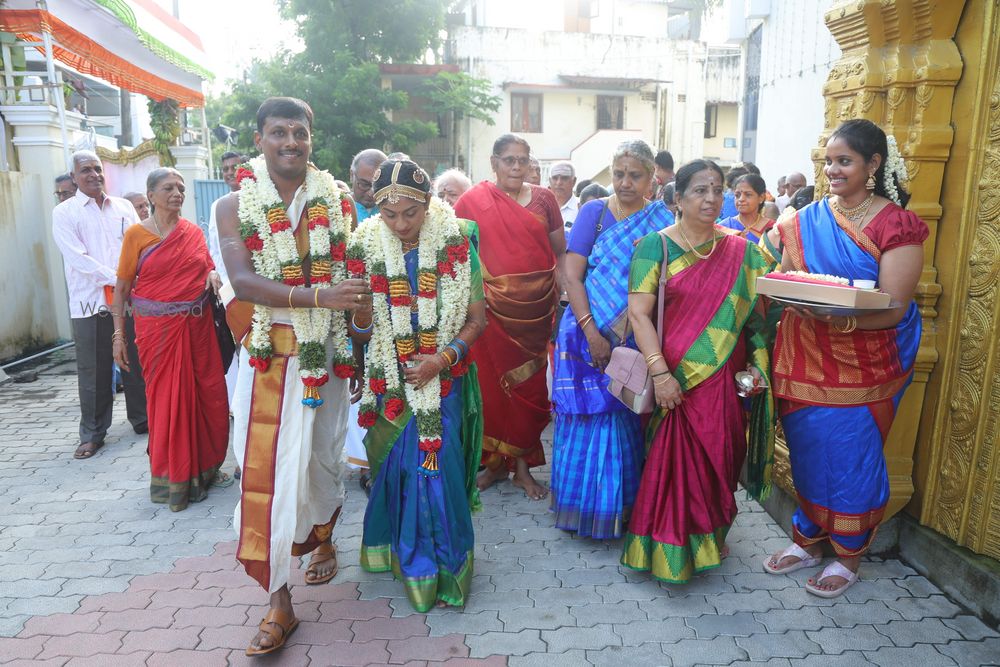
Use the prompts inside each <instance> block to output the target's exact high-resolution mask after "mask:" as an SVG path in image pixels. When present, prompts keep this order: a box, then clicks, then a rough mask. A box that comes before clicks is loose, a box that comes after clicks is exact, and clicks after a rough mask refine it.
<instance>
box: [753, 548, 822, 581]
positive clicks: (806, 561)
mask: <svg viewBox="0 0 1000 667" xmlns="http://www.w3.org/2000/svg"><path fill="white" fill-rule="evenodd" d="M788 556H794V557H795V558H798V560H797V561H795V562H794V563H792V564H791V565H786V566H785V567H775V566H773V565H771V559H772V558H774V556H768V557H767V558H765V559H764V569H765V570H766V571H767V572H768V573H770V574H788V573H789V572H795V571H796V570H801V569H802V568H804V567H813V566H814V565H819V563H820V561H822V560H823V559H822V557H820V556H813V555H812V554H811V553H809V552H808V551H806V550H805V549H803V548H802V547H800V546H799V545H797V544H796V543H795V542H792V543H791V544H789V545H788V546H787V547H785V550H784V551H782V552H781V553H780V554H779V555H778V557H777V558H776V559H775V563H780V562H781V561H783V560H784V559H785V558H787V557H788Z"/></svg>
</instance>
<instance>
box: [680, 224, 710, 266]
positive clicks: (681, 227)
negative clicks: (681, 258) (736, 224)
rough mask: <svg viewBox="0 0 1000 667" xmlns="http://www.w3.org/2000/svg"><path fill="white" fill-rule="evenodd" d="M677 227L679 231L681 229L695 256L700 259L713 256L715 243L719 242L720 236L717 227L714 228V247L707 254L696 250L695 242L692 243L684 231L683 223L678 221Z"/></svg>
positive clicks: (685, 241) (682, 236)
mask: <svg viewBox="0 0 1000 667" xmlns="http://www.w3.org/2000/svg"><path fill="white" fill-rule="evenodd" d="M677 229H678V231H680V233H681V238H682V239H684V243H687V244H688V247H689V248H691V252H693V253H694V255H695V257H697V258H698V259H708V258H709V257H711V256H712V253H713V252H715V244H716V243H717V242H718V240H719V237H718V235H717V234H716V233H715V228H714V227H713V228H712V249H711V250H709V251H708V254H707V255H702V254H701V253H700V252H698V251H697V250H695V247H694V244H693V243H691V241H690V239H688V237H687V234H685V233H684V225H683V223H681V222H678V223H677Z"/></svg>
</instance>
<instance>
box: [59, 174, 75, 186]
mask: <svg viewBox="0 0 1000 667" xmlns="http://www.w3.org/2000/svg"><path fill="white" fill-rule="evenodd" d="M72 180H73V175H72V174H69V173H66V174H59V175H58V176H56V185H59V184H60V183H65V182H66V181H72Z"/></svg>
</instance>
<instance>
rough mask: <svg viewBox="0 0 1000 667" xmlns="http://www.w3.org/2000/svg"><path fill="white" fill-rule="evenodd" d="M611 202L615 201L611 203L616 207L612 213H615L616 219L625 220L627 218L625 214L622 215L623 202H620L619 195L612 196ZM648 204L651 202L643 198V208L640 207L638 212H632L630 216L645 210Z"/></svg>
mask: <svg viewBox="0 0 1000 667" xmlns="http://www.w3.org/2000/svg"><path fill="white" fill-rule="evenodd" d="M610 200H614V201H612V202H611V203H612V205H613V207H614V208H613V210H612V211H611V212H612V213H614V215H615V218H617V219H618V220H624V219H625V217H626V216H625V214H624V213H622V206H621V202H620V201H618V195H616V194H615V195H611V197H610V198H609V201H610ZM648 203H649V200H648V199H646V198H645V197H643V198H642V206H640V207H639V208H637V209H636V210H634V211H632V213H629V215H634V214H635V213H638V212H639V211H641V210H642V209H644V208H645V207H646V205H647V204H648Z"/></svg>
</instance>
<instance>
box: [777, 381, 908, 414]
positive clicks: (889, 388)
mask: <svg viewBox="0 0 1000 667" xmlns="http://www.w3.org/2000/svg"><path fill="white" fill-rule="evenodd" d="M909 379H910V373H906V374H904V375H902V376H901V377H898V378H895V379H893V380H891V381H889V382H886V383H885V384H880V385H876V386H874V387H819V386H817V385H814V384H810V383H807V382H802V381H798V380H793V379H791V378H788V377H782V376H776V377H775V378H774V394H775V396H777V397H778V398H783V399H786V400H789V401H793V402H795V403H805V404H807V405H819V406H824V405H834V406H858V405H867V404H869V403H877V402H879V401H885V400H888V399H891V398H892V397H893V396H895V395H896V394H898V393H899V392H900V391H901V390H902V389H903V387H905V386H906V383H907V381H908V380H909Z"/></svg>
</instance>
